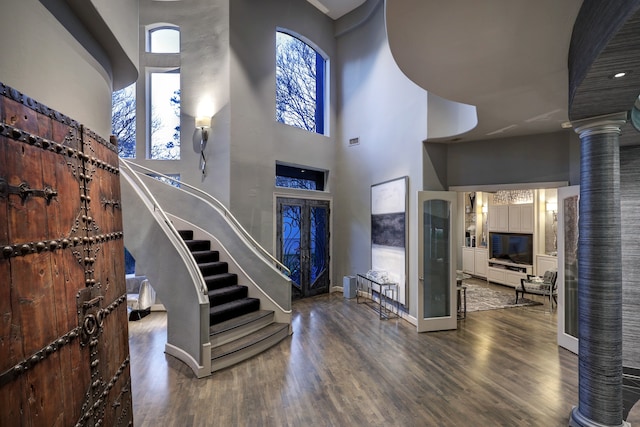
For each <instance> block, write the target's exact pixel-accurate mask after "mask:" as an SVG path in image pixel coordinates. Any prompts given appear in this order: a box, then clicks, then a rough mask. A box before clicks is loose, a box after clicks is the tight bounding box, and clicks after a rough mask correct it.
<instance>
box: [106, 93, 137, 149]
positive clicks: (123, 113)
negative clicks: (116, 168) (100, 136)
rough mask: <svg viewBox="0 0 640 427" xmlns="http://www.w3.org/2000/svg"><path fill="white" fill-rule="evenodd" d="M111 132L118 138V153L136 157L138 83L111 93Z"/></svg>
mask: <svg viewBox="0 0 640 427" xmlns="http://www.w3.org/2000/svg"><path fill="white" fill-rule="evenodd" d="M111 133H112V134H113V135H114V136H115V137H116V138H117V140H118V155H119V156H120V157H122V158H124V159H135V158H136V84H135V83H133V84H131V85H129V86H127V87H125V88H124V89H120V90H117V91H115V92H113V94H112V95H111Z"/></svg>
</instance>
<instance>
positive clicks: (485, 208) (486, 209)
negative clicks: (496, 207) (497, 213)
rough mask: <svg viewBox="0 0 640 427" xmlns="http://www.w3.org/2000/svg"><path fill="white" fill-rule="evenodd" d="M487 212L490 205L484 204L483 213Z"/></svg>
mask: <svg viewBox="0 0 640 427" xmlns="http://www.w3.org/2000/svg"><path fill="white" fill-rule="evenodd" d="M487 212H489V207H488V206H487V205H483V206H482V213H483V214H486V213H487Z"/></svg>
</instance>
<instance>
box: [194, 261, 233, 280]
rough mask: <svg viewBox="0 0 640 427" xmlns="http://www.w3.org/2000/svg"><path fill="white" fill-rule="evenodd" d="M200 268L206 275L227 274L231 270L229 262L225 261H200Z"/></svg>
mask: <svg viewBox="0 0 640 427" xmlns="http://www.w3.org/2000/svg"><path fill="white" fill-rule="evenodd" d="M198 268H199V269H200V271H201V272H202V275H203V276H204V277H208V276H215V275H217V274H226V273H228V272H229V264H228V263H226V262H224V261H213V262H199V263H198Z"/></svg>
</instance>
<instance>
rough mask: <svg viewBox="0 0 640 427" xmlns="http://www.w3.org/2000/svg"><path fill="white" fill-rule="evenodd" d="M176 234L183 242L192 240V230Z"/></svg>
mask: <svg viewBox="0 0 640 427" xmlns="http://www.w3.org/2000/svg"><path fill="white" fill-rule="evenodd" d="M178 234H180V237H182V239H183V240H192V239H193V230H178Z"/></svg>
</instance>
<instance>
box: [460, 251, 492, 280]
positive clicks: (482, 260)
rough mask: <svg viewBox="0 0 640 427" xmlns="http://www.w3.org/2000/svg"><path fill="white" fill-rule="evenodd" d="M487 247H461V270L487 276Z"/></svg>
mask: <svg viewBox="0 0 640 427" xmlns="http://www.w3.org/2000/svg"><path fill="white" fill-rule="evenodd" d="M487 256H488V251H487V248H467V247H464V248H462V271H464V272H465V273H468V274H473V275H474V276H479V277H487Z"/></svg>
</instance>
